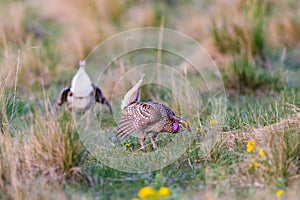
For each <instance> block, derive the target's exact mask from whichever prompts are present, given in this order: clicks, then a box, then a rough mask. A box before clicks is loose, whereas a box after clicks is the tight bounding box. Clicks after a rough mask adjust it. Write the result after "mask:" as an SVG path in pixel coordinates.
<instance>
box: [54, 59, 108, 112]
mask: <svg viewBox="0 0 300 200" xmlns="http://www.w3.org/2000/svg"><path fill="white" fill-rule="evenodd" d="M65 102H66V103H67V108H68V109H69V110H74V111H78V112H84V111H86V110H88V109H89V108H91V107H92V106H93V105H94V104H95V103H101V104H106V105H107V107H108V108H109V110H110V112H111V113H112V108H111V105H110V103H109V102H108V101H107V99H106V98H105V97H104V95H103V94H102V91H101V90H100V88H99V87H97V86H95V85H94V84H93V83H92V81H91V79H90V77H89V76H88V74H87V73H86V71H85V61H80V62H79V69H78V71H77V73H76V74H75V76H74V77H73V79H72V84H71V86H67V87H65V88H64V89H63V90H62V91H61V92H60V94H59V96H58V98H57V101H56V103H55V105H54V106H53V108H52V111H51V112H52V114H53V115H54V114H55V113H56V110H57V109H58V108H59V107H60V106H62V104H63V103H65Z"/></svg>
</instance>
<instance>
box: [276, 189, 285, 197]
mask: <svg viewBox="0 0 300 200" xmlns="http://www.w3.org/2000/svg"><path fill="white" fill-rule="evenodd" d="M283 193H284V191H283V190H277V192H276V197H281V196H282V195H283Z"/></svg>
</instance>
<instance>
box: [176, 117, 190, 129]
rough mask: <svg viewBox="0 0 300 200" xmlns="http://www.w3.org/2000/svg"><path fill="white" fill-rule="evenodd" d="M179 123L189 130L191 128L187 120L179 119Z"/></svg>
mask: <svg viewBox="0 0 300 200" xmlns="http://www.w3.org/2000/svg"><path fill="white" fill-rule="evenodd" d="M179 123H180V124H182V125H183V127H184V128H186V129H187V130H188V131H189V132H191V128H190V124H189V122H187V121H185V120H183V119H181V120H180V121H179Z"/></svg>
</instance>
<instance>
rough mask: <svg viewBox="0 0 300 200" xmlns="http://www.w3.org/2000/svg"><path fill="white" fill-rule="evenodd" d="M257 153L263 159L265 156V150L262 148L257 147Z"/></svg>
mask: <svg viewBox="0 0 300 200" xmlns="http://www.w3.org/2000/svg"><path fill="white" fill-rule="evenodd" d="M259 155H260V156H261V157H262V158H263V159H264V158H266V152H265V150H264V149H262V148H260V149H259Z"/></svg>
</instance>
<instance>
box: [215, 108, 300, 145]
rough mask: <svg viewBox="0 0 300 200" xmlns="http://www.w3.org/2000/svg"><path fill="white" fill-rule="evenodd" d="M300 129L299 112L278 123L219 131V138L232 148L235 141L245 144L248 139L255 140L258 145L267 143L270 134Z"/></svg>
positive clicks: (270, 136)
mask: <svg viewBox="0 0 300 200" xmlns="http://www.w3.org/2000/svg"><path fill="white" fill-rule="evenodd" d="M295 129H300V113H297V114H295V116H292V117H290V118H288V119H284V120H282V121H280V122H278V123H275V124H271V125H268V126H263V127H260V128H248V130H238V131H230V132H223V133H221V140H222V141H223V142H224V143H225V144H226V145H227V146H228V147H230V149H231V150H233V149H234V146H235V145H234V144H235V141H236V140H237V141H239V142H242V143H243V144H246V143H247V142H248V141H249V140H254V141H257V143H258V144H259V145H260V146H263V145H264V144H266V143H268V142H269V140H270V138H272V134H274V133H285V132H288V131H289V130H295Z"/></svg>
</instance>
